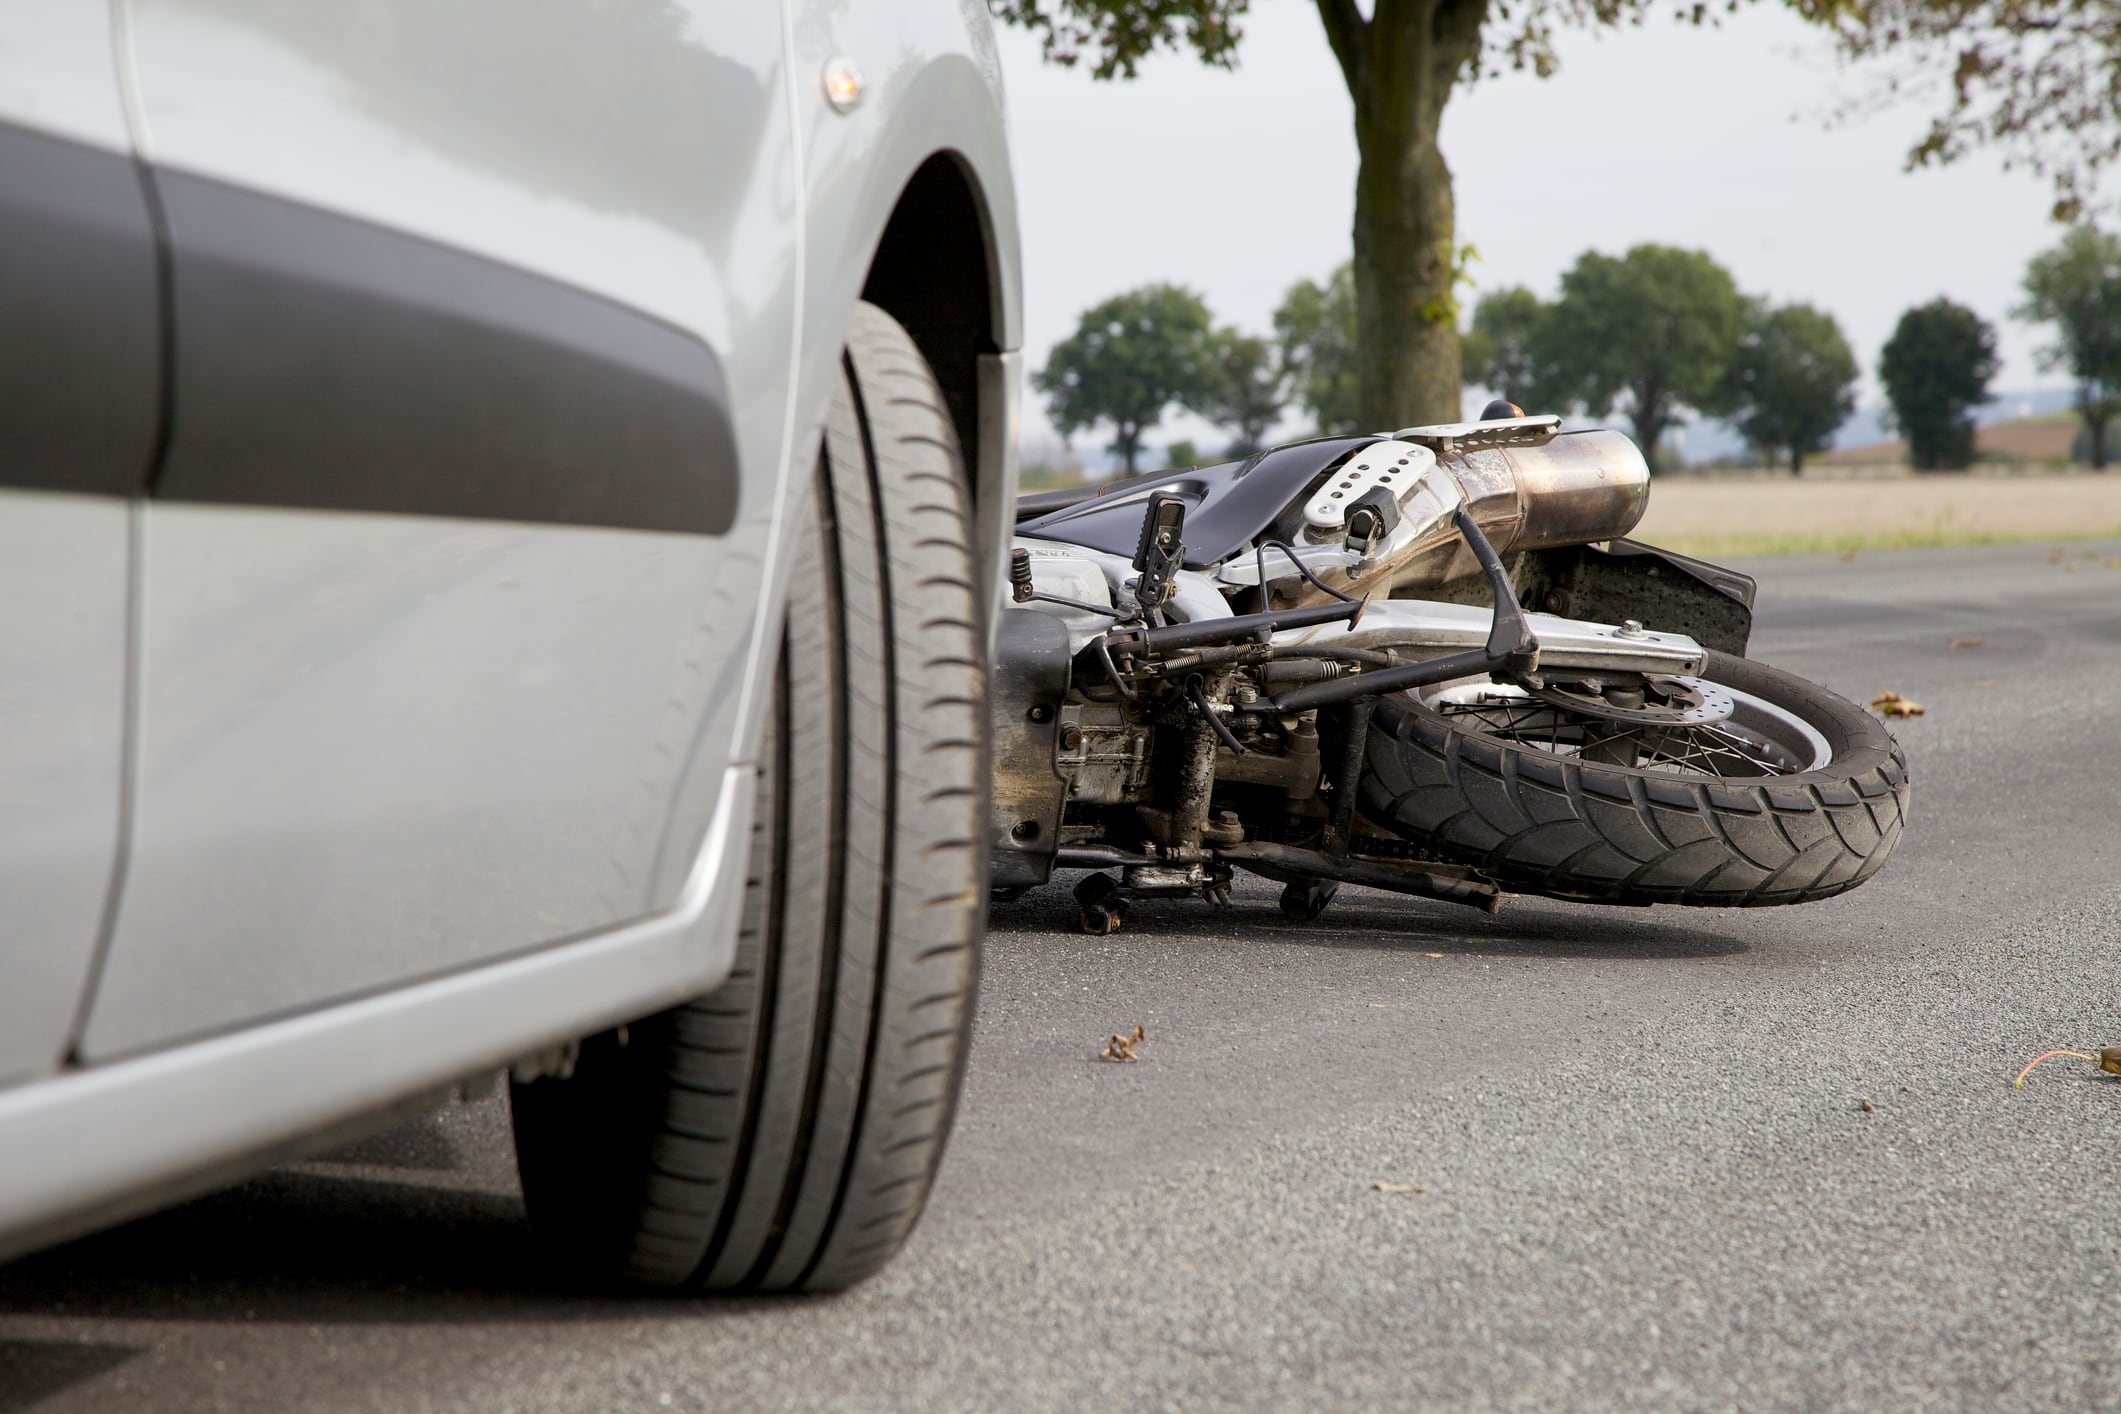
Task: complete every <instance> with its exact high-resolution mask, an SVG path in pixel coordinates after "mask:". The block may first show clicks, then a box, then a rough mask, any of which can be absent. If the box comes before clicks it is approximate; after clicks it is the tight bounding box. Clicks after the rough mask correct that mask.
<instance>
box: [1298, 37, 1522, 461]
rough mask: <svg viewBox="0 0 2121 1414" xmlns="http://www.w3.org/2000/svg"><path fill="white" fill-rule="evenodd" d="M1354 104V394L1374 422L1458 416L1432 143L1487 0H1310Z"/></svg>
mask: <svg viewBox="0 0 2121 1414" xmlns="http://www.w3.org/2000/svg"><path fill="white" fill-rule="evenodd" d="M1317 4H1318V9H1319V14H1320V16H1321V17H1322V18H1323V19H1324V21H1325V25H1326V36H1327V38H1328V40H1330V41H1331V43H1332V45H1333V51H1334V55H1335V57H1337V58H1338V59H1339V60H1340V65H1341V72H1342V74H1343V76H1344V77H1345V78H1346V79H1347V84H1348V94H1349V97H1350V98H1351V99H1352V100H1353V101H1354V105H1355V145H1356V150H1357V152H1358V154H1359V155H1360V162H1361V165H1360V167H1359V169H1358V171H1357V173H1356V177H1355V231H1354V235H1355V305H1356V316H1355V349H1356V364H1357V368H1356V379H1357V401H1358V405H1359V409H1360V412H1361V416H1362V420H1363V423H1364V424H1365V426H1367V427H1368V428H1370V429H1372V430H1374V431H1380V432H1383V431H1390V430H1392V429H1393V428H1396V427H1402V426H1406V425H1408V424H1411V423H1423V422H1456V421H1458V420H1459V418H1460V416H1461V415H1462V413H1463V407H1462V393H1461V387H1460V365H1459V351H1458V305H1457V300H1456V298H1455V291H1454V289H1453V283H1454V282H1453V278H1452V277H1453V272H1454V270H1455V268H1456V265H1457V260H1456V256H1457V246H1456V236H1457V228H1456V218H1455V207H1454V203H1453V199H1452V193H1451V169H1450V168H1449V167H1448V166H1447V165H1445V163H1444V160H1443V153H1442V151H1441V150H1439V149H1438V147H1437V145H1436V138H1437V132H1438V129H1439V127H1440V125H1441V123H1442V121H1443V110H1444V104H1445V103H1446V102H1448V101H1449V99H1450V96H1451V89H1452V87H1453V86H1454V85H1455V84H1456V83H1457V82H1458V77H1459V74H1460V73H1461V72H1462V71H1463V70H1464V68H1465V66H1466V65H1467V63H1469V62H1470V61H1472V60H1473V59H1474V58H1475V57H1476V56H1477V55H1478V54H1479V50H1480V26H1481V22H1482V20H1484V19H1485V18H1486V16H1487V5H1488V0H1376V5H1375V10H1374V15H1373V18H1371V19H1369V20H1367V21H1366V20H1364V19H1362V17H1361V15H1360V13H1359V12H1358V11H1357V10H1356V8H1355V4H1354V0H1317Z"/></svg>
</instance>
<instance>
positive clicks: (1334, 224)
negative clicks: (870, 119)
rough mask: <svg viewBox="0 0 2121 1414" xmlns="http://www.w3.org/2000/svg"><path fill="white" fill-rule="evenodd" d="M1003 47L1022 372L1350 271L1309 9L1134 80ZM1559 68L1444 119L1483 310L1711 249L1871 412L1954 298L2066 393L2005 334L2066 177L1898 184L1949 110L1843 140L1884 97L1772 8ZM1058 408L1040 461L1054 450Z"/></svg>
mask: <svg viewBox="0 0 2121 1414" xmlns="http://www.w3.org/2000/svg"><path fill="white" fill-rule="evenodd" d="M1658 8H1659V9H1660V10H1661V8H1662V7H1658ZM1001 42H1002V55H1003V65H1004V69H1005V72H1006V76H1007V82H1008V85H1009V103H1010V110H1011V122H1012V126H1013V139H1014V146H1015V153H1016V179H1017V188H1018V196H1019V200H1020V202H1021V215H1022V220H1023V234H1024V265H1025V316H1026V331H1025V332H1026V343H1025V356H1026V363H1027V367H1030V368H1036V367H1039V366H1040V365H1042V364H1043V363H1044V361H1045V357H1046V353H1047V351H1048V350H1049V349H1050V348H1051V346H1052V345H1053V344H1054V343H1055V342H1056V341H1058V340H1059V339H1061V338H1063V337H1065V336H1066V335H1067V334H1068V333H1069V332H1070V331H1071V330H1072V329H1073V328H1074V325H1075V320H1076V318H1077V316H1078V315H1079V314H1080V313H1081V312H1082V310H1083V309H1084V308H1086V307H1087V306H1089V305H1091V304H1093V303H1095V302H1096V301H1098V300H1100V299H1102V298H1104V297H1105V296H1107V295H1110V294H1114V293H1117V292H1118V291H1120V290H1123V289H1126V288H1129V287H1130V286H1134V285H1139V284H1143V283H1145V282H1148V281H1153V280H1170V281H1176V282H1179V283H1182V284H1186V285H1190V286H1192V287H1193V288H1194V289H1196V290H1198V291H1199V292H1200V293H1201V294H1202V295H1204V296H1205V297H1206V298H1207V301H1208V304H1209V307H1210V308H1211V309H1212V310H1213V311H1214V312H1215V315H1216V317H1217V318H1218V319H1219V320H1221V321H1223V322H1226V323H1233V324H1236V325H1239V326H1240V327H1243V328H1246V329H1250V330H1254V331H1257V332H1261V333H1265V332H1267V331H1268V330H1269V328H1270V324H1269V320H1270V317H1271V315H1272V312H1273V309H1274V307H1275V305H1276V304H1278V303H1279V302H1280V299H1281V295H1282V292H1283V290H1285V289H1286V288H1287V287H1288V285H1289V284H1290V283H1291V282H1292V281H1294V280H1296V279H1298V278H1300V277H1304V276H1309V277H1312V278H1321V277H1323V276H1324V275H1325V274H1326V273H1327V272H1329V271H1330V270H1331V269H1332V268H1333V267H1334V266H1335V265H1337V264H1339V263H1340V262H1341V261H1342V260H1345V259H1346V258H1347V256H1348V251H1349V222H1350V219H1351V215H1352V213H1353V210H1354V195H1353V193H1354V180H1355V142H1354V137H1353V133H1352V130H1351V127H1350V110H1349V106H1348V98H1347V94H1346V91H1345V89H1344V88H1343V86H1342V83H1341V78H1340V72H1339V70H1338V68H1337V67H1336V66H1335V64H1334V62H1333V56H1332V54H1331V52H1330V51H1329V50H1328V49H1327V47H1326V43H1325V37H1324V34H1323V32H1322V31H1321V30H1320V28H1319V22H1318V18H1317V13H1316V11H1315V10H1314V8H1313V7H1312V5H1311V4H1310V3H1309V0H1254V5H1253V13H1252V15H1251V16H1250V18H1249V19H1248V20H1247V22H1246V36H1245V42H1244V46H1243V49H1242V53H1241V63H1240V66H1239V68H1238V69H1237V71H1236V72H1234V73H1224V72H1221V71H1216V70H1210V69H1206V68H1204V67H1203V66H1202V65H1200V64H1199V63H1198V62H1197V61H1195V60H1193V59H1191V58H1189V57H1186V56H1183V55H1179V54H1161V55H1159V56H1157V57H1156V58H1154V59H1152V60H1151V61H1149V62H1148V63H1147V64H1145V65H1144V66H1143V68H1142V72H1141V76H1140V77H1139V78H1138V79H1136V80H1134V81H1133V82H1132V83H1125V82H1114V83H1097V82H1094V81H1093V80H1091V78H1090V77H1089V76H1088V74H1087V72H1084V71H1070V70H1065V69H1059V68H1054V67H1051V66H1048V65H1045V64H1043V63H1042V62H1041V61H1040V59H1039V53H1038V46H1037V44H1036V42H1035V41H1034V40H1033V39H1032V38H1031V37H1030V36H1029V35H1027V34H1024V33H1022V32H1021V31H1017V30H1013V29H1006V28H1005V29H1003V30H1002V32H1001ZM1561 58H1562V65H1561V71H1560V72H1559V73H1558V74H1557V75H1555V76H1554V77H1553V78H1551V79H1546V80H1540V79H1537V78H1534V77H1532V76H1531V75H1529V74H1511V75H1506V76H1505V77H1503V78H1500V79H1496V80H1492V81H1483V82H1481V83H1479V84H1477V85H1475V86H1474V87H1472V88H1470V89H1465V88H1462V89H1461V90H1460V91H1459V92H1458V94H1457V95H1455V96H1454V97H1453V98H1452V100H1451V104H1450V107H1449V109H1448V111H1447V113H1446V116H1445V120H1444V138H1443V149H1444V155H1445V157H1446V159H1447V160H1448V161H1449V162H1450V164H1451V169H1452V171H1453V173H1454V174H1455V176H1456V179H1457V180H1456V185H1457V194H1458V238H1459V240H1460V241H1461V242H1470V243H1471V244H1473V245H1474V246H1476V247H1478V248H1479V252H1480V257H1481V258H1480V261H1479V263H1478V264H1476V265H1475V266H1474V267H1473V273H1474V275H1475V277H1476V278H1477V280H1478V282H1479V284H1478V287H1477V289H1476V290H1475V292H1474V294H1475V296H1476V297H1477V295H1478V292H1479V290H1485V289H1496V288H1500V287H1503V286H1507V285H1517V284H1522V285H1528V286H1530V287H1531V288H1532V289H1534V290H1536V291H1538V292H1539V293H1540V294H1542V295H1544V296H1552V295H1553V294H1554V292H1555V290H1556V288H1557V284H1558V280H1559V277H1560V275H1561V272H1562V271H1563V270H1564V269H1566V268H1567V267H1568V266H1569V265H1570V264H1571V263H1573V262H1574V260H1575V258H1576V257H1577V255H1578V254H1580V253H1581V252H1582V251H1584V250H1586V249H1598V250H1603V251H1607V252H1610V253H1615V254H1617V253H1619V252H1621V251H1623V250H1625V249H1626V248H1627V247H1628V246H1630V245H1633V244H1636V243H1638V242H1642V241H1657V242H1661V243H1664V244H1669V245H1678V246H1687V247H1693V248H1698V249H1702V250H1706V251H1708V252H1709V253H1710V254H1712V255H1713V256H1715V258H1716V259H1717V260H1719V261H1721V262H1722V263H1723V264H1724V265H1725V266H1727V267H1728V268H1729V269H1730V270H1731V272H1732V274H1733V275H1735V276H1736V277H1737V280H1738V284H1739V286H1740V288H1742V289H1744V290H1746V291H1747V292H1749V293H1754V294H1764V295H1768V296H1770V297H1772V298H1774V299H1775V300H1778V301H1790V300H1802V301H1805V302H1807V303H1811V304H1815V305H1818V306H1819V307H1821V308H1823V309H1825V310H1827V311H1829V312H1830V313H1832V314H1833V315H1834V316H1835V317H1836V318H1837V319H1839V320H1840V321H1841V326H1842V329H1843V332H1844V333H1846V334H1847V336H1848V338H1849V342H1850V344H1851V346H1852V347H1853V348H1854V349H1855V351H1856V355H1857V359H1858V361H1859V362H1860V363H1861V364H1862V365H1863V367H1864V375H1865V376H1864V386H1863V389H1862V391H1861V397H1862V399H1863V401H1865V402H1873V401H1876V400H1877V399H1878V396H1879V395H1878V393H1877V384H1876V364H1877V357H1878V348H1879V346H1880V345H1881V344H1883V343H1884V341H1885V339H1886V337H1887V336H1888V335H1889V334H1890V333H1891V332H1892V327H1893V323H1894V321H1895V320H1896V319H1898V317H1899V316H1900V313H1901V311H1903V310H1905V309H1906V308H1908V307H1909V306H1910V305H1914V304H1920V303H1923V302H1924V301H1927V300H1930V299H1932V298H1934V297H1936V296H1937V295H1940V294H1943V295H1949V296H1950V297H1951V298H1953V299H1955V300H1958V301H1959V302H1961V303H1963V304H1966V305H1970V306H1971V307H1972V308H1974V309H1975V310H1977V311H1979V312H1980V314H1981V315H1982V316H1983V317H1984V318H1986V319H1988V320H1990V321H1991V322H1992V323H1994V324H1995V325H1996V327H1997V332H1998V335H1999V345H2000V349H2001V352H2002V355H2003V369H2002V372H2001V374H2000V375H1999V376H1998V378H1997V379H1996V382H1995V384H1994V386H1995V387H1996V388H1997V389H1998V390H1999V391H2001V390H2015V389H2020V388H2032V387H2041V386H2054V385H2056V384H2057V383H2058V382H2060V381H2061V380H2060V379H2059V378H2058V376H2057V375H2053V374H2042V373H2040V372H2039V371H2038V370H2037V367H2036V365H2035V362H2034V350H2035V349H2036V348H2037V346H2038V345H2039V344H2040V343H2041V342H2042V341H2043V339H2044V338H2045V331H2041V330H2036V329H2031V328H2028V327H2027V326H2025V325H2022V324H2019V323H2017V322H2016V321H2014V320H2012V319H2010V318H2009V311H2010V310H2011V308H2012V307H2013V306H2014V305H2015V304H2016V303H2017V302H2018V300H2019V298H2020V295H2019V291H2018V280H2019V278H2020V276H2021V275H2022V273H2023V271H2024V269H2025V263H2026V261H2027V259H2028V258H2029V257H2031V256H2032V255H2033V254H2035V253H2036V252H2038V251H2039V250H2041V249H2043V248H2044V247H2046V246H2048V245H2051V244H2053V243H2054V241H2055V240H2056V239H2057V238H2058V237H2059V235H2060V228H2058V227H2056V226H2054V225H2053V224H2052V223H2050V222H2049V221H2048V219H2047V209H2048V204H2049V196H2048V190H2047V187H2046V185H2045V184H2044V183H2043V182H2042V181H2041V180H2040V179H2039V178H2037V177H2035V176H2033V175H2032V174H2031V173H2028V172H2005V171H2004V170H2002V166H2001V164H2000V162H1999V161H1997V160H1996V159H1995V158H1993V157H1988V156H1982V157H1979V158H1977V159H1975V160H1973V161H1969V162H1965V163H1962V164H1960V165H1958V166H1955V167H1951V168H1947V169H1944V170H1941V171H1938V170H1928V171H1922V172H1918V173H1914V174H1903V173H1902V171H1901V165H1902V159H1903V156H1904V154H1905V152H1906V150H1907V148H1908V146H1909V144H1910V143H1911V141H1913V139H1914V138H1915V137H1917V136H1919V134H1920V133H1921V131H1922V129H1923V126H1924V123H1925V120H1926V119H1927V117H1928V116H1929V113H1930V111H1931V106H1930V105H1929V104H1927V103H1923V102H1908V103H1905V104H1903V105H1902V106H1899V107H1896V108H1891V109H1888V110H1886V111H1884V112H1882V113H1879V114H1876V115H1874V116H1871V117H1868V118H1866V119H1863V120H1861V121H1858V122H1855V123H1852V124H1844V125H1839V126H1835V125H1831V124H1830V123H1829V122H1828V119H1829V117H1830V115H1831V114H1832V113H1833V112H1835V111H1837V110H1839V109H1840V108H1842V107H1843V106H1844V104H1845V101H1846V100H1847V99H1849V98H1852V97H1860V96H1861V95H1863V94H1865V93H1867V92H1870V91H1871V88H1872V85H1871V84H1870V82H1869V81H1868V80H1867V78H1866V74H1865V71H1861V70H1858V71H1849V70H1845V69H1843V68H1841V67H1840V66H1838V65H1837V63H1836V62H1835V60H1834V58H1833V56H1832V54H1831V52H1830V51H1829V49H1828V47H1827V45H1826V44H1825V43H1824V41H1823V40H1822V38H1821V37H1820V36H1819V35H1817V34H1816V33H1814V32H1812V31H1810V30H1808V29H1807V28H1806V27H1805V26H1804V25H1803V24H1801V23H1800V22H1799V21H1798V20H1797V19H1795V18H1794V17H1793V16H1791V15H1790V14H1789V12H1788V11H1786V10H1784V9H1782V8H1781V7H1779V6H1774V5H1761V6H1757V7H1755V8H1752V9H1749V10H1747V11H1745V12H1743V13H1741V14H1739V15H1737V16H1735V17H1732V18H1730V19H1727V20H1726V21H1725V22H1724V24H1723V26H1722V27H1721V28H1720V29H1713V30H1700V31H1697V30H1691V29H1685V28H1682V27H1679V26H1677V25H1675V24H1673V23H1672V22H1671V21H1669V20H1666V19H1663V18H1661V17H1660V18H1658V19H1656V20H1653V21H1651V22H1649V23H1648V24H1646V25H1645V26H1644V27H1643V28H1641V29H1639V30H1624V31H1620V32H1617V33H1605V34H1590V33H1584V32H1571V33H1568V34H1565V35H1564V36H1563V37H1562V42H1561ZM1037 401H1038V400H1037V398H1036V396H1035V395H1032V396H1031V397H1030V398H1029V402H1030V404H1031V406H1030V407H1029V408H1027V413H1028V417H1027V421H1026V427H1025V440H1026V443H1027V444H1036V443H1042V442H1049V441H1050V439H1051V435H1052V434H1051V431H1050V429H1049V428H1048V427H1047V426H1046V425H1045V423H1044V421H1043V419H1042V418H1041V417H1040V415H1039V413H1038V410H1037ZM1188 430H1189V428H1188V425H1186V424H1182V423H1174V424H1170V425H1168V426H1167V427H1166V428H1164V429H1161V430H1159V431H1158V432H1155V433H1152V434H1151V435H1150V438H1149V441H1150V442H1151V443H1153V444H1158V445H1160V444H1161V443H1163V442H1164V441H1167V440H1169V438H1170V437H1172V436H1176V435H1184V434H1185V433H1186V432H1187V431H1188ZM1100 440H1101V439H1098V438H1093V437H1091V436H1088V435H1085V436H1082V437H1079V438H1078V443H1079V447H1078V449H1079V450H1081V451H1085V452H1089V451H1092V450H1094V448H1095V446H1096V445H1097V443H1098V442H1099V441H1100ZM1032 450H1033V447H1032V446H1030V445H1027V451H1032Z"/></svg>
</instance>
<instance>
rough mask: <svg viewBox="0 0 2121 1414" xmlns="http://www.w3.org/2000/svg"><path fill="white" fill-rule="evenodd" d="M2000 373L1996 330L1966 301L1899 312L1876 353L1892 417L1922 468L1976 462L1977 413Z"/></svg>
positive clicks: (1959, 467) (1957, 466)
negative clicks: (1890, 330) (1881, 346)
mask: <svg viewBox="0 0 2121 1414" xmlns="http://www.w3.org/2000/svg"><path fill="white" fill-rule="evenodd" d="M1995 376H1996V331H1995V330H1994V329H1991V328H1990V327H1989V326H1988V323H1987V321H1985V320H1984V319H1982V317H1981V316H1980V315H1978V314H1976V313H1974V312H1973V311H1972V310H1971V309H1968V308H1966V307H1965V306H1964V305H1959V304H1954V303H1952V302H1951V301H1950V300H1948V299H1941V298H1940V299H1934V300H1931V301H1930V302H1929V303H1928V304H1925V305H1918V306H1916V307H1915V308H1913V309H1911V310H1909V311H1908V312H1907V313H1905V314H1903V315H1901V316H1900V322H1899V323H1898V324H1897V325H1895V326H1894V327H1893V336H1892V337H1891V338H1890V339H1887V340H1886V341H1885V348H1884V350H1883V351H1882V352H1881V353H1880V354H1879V357H1878V381H1879V382H1881V383H1883V384H1884V385H1885V396H1886V401H1887V402H1889V403H1891V404H1892V408H1893V422H1894V425H1895V426H1897V427H1898V428H1899V429H1900V430H1901V431H1902V432H1904V433H1906V434H1907V448H1908V460H1909V461H1911V462H1913V463H1914V465H1915V469H1916V470H1917V471H1963V470H1965V469H1966V467H1967V466H1968V465H1970V464H1971V463H1972V462H1973V460H1974V421H1973V418H1972V416H1971V415H1970V414H1971V413H1972V412H1973V410H1974V409H1975V408H1977V407H1979V406H1980V405H1981V404H1982V403H1984V402H1986V401H1987V400H1988V380H1989V379H1991V378H1993V377H1995Z"/></svg>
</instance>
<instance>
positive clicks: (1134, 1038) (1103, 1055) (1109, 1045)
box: [1097, 1026, 1146, 1061]
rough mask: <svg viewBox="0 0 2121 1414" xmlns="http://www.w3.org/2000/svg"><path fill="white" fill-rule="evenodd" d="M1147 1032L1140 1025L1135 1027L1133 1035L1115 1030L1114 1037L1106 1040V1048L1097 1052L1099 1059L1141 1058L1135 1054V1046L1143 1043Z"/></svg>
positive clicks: (1124, 1059) (1127, 1059)
mask: <svg viewBox="0 0 2121 1414" xmlns="http://www.w3.org/2000/svg"><path fill="white" fill-rule="evenodd" d="M1145 1034H1146V1033H1144V1032H1143V1030H1142V1029H1141V1027H1140V1026H1136V1027H1135V1028H1134V1034H1133V1035H1131V1036H1121V1035H1119V1034H1118V1033H1116V1032H1115V1033H1114V1034H1113V1037H1112V1039H1111V1040H1109V1041H1107V1042H1105V1048H1104V1049H1103V1050H1102V1051H1099V1052H1098V1053H1097V1054H1098V1057H1099V1059H1101V1060H1108V1061H1130V1060H1140V1059H1141V1057H1140V1056H1138V1055H1136V1054H1134V1048H1135V1047H1136V1046H1139V1045H1140V1044H1141V1043H1142V1037H1143V1036H1144V1035H1145Z"/></svg>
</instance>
